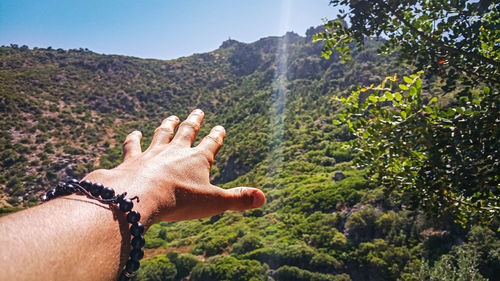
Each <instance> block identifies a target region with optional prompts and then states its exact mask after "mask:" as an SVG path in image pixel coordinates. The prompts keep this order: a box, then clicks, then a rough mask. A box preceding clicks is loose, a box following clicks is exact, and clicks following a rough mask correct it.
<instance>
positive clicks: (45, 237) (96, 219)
mask: <svg viewBox="0 0 500 281" xmlns="http://www.w3.org/2000/svg"><path fill="white" fill-rule="evenodd" d="M86 178H89V179H91V180H92V181H94V182H97V181H99V182H102V183H103V184H105V185H106V186H110V187H113V188H114V189H115V191H116V192H119V193H122V192H125V191H127V192H129V196H128V197H130V196H135V195H139V197H141V196H140V194H137V193H138V191H137V190H138V188H136V185H134V183H129V184H130V186H129V189H130V190H126V189H127V187H126V186H125V183H121V182H120V181H119V179H116V178H114V177H113V176H112V174H109V172H108V173H107V175H105V176H104V175H103V173H102V172H100V171H97V172H95V173H91V174H89V175H88V176H87V177H86ZM136 191H137V192H136ZM141 199H142V200H141V201H140V202H139V203H135V202H134V203H135V204H134V205H135V206H134V210H137V211H139V212H140V213H141V216H142V218H141V222H142V223H143V224H145V225H146V227H148V226H149V225H151V223H152V222H153V214H154V213H155V207H153V206H154V205H153V206H152V204H151V202H149V204H148V201H149V199H148V198H147V197H146V196H143V198H141ZM54 224H56V225H57V227H54ZM0 233H2V236H0V249H2V250H1V251H0V272H2V274H1V275H2V276H1V278H0V279H2V280H4V278H5V280H115V279H116V278H117V276H118V274H119V273H120V272H121V270H122V268H123V266H124V263H125V262H126V261H127V258H128V255H129V252H130V231H129V224H128V222H127V220H126V217H125V215H124V213H123V212H121V211H120V210H119V209H118V208H114V207H113V206H109V205H107V204H102V203H99V202H97V201H95V200H92V199H89V198H86V197H85V196H82V195H71V196H65V197H62V198H58V199H54V200H51V201H48V202H46V203H44V204H42V205H40V206H37V207H34V208H30V209H28V210H26V211H23V212H19V213H15V214H12V215H8V216H6V217H3V218H1V219H0Z"/></svg>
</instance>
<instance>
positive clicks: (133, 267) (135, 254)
mask: <svg viewBox="0 0 500 281" xmlns="http://www.w3.org/2000/svg"><path fill="white" fill-rule="evenodd" d="M77 192H81V193H83V194H85V195H87V197H89V198H91V199H94V200H97V201H99V202H101V203H106V204H116V205H119V209H120V211H122V212H124V213H126V212H128V214H127V221H128V222H129V223H130V224H131V226H130V234H131V235H132V236H133V237H134V238H132V240H131V244H132V251H131V252H130V259H129V260H128V261H127V263H126V265H125V269H124V270H123V271H122V273H121V275H120V278H118V280H120V281H125V280H129V279H130V277H132V275H133V273H134V272H136V271H137V270H138V269H139V266H140V262H139V261H140V260H141V259H142V258H143V257H144V251H143V250H142V249H141V248H142V247H143V246H144V244H145V240H144V236H142V234H143V233H144V226H143V225H142V224H141V223H140V222H139V220H140V219H141V214H140V213H139V212H137V211H132V208H133V207H134V203H133V202H132V200H136V201H137V202H139V197H137V196H135V197H132V198H130V199H126V198H125V196H126V195H127V192H124V193H122V194H120V195H115V191H114V190H113V189H112V188H110V187H104V186H103V185H102V184H100V183H98V182H96V183H92V182H90V181H89V180H83V181H81V182H78V180H76V179H71V180H69V181H67V182H61V183H59V184H58V185H57V187H56V188H54V189H51V190H49V191H48V192H47V193H46V194H45V195H42V201H48V200H50V199H53V198H56V197H59V196H64V195H69V194H72V193H77Z"/></svg>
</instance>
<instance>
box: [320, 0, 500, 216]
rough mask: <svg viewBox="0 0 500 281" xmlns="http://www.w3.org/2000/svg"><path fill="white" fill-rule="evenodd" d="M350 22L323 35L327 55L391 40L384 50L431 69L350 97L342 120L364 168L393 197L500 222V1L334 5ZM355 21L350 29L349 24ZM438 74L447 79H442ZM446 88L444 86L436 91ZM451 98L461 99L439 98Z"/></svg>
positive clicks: (431, 209) (437, 210) (443, 211)
mask: <svg viewBox="0 0 500 281" xmlns="http://www.w3.org/2000/svg"><path fill="white" fill-rule="evenodd" d="M330 3H331V4H333V5H334V6H339V5H345V6H347V7H348V10H347V12H346V11H343V12H342V14H341V16H340V19H338V20H334V21H329V22H328V23H327V24H326V31H325V32H323V33H320V34H317V35H316V37H315V38H316V40H323V41H324V42H325V46H324V50H323V55H324V56H325V57H329V55H331V54H332V53H333V52H334V51H335V50H337V51H339V52H340V54H341V56H342V57H344V59H348V57H349V55H350V47H351V46H352V44H353V43H356V44H357V45H358V46H362V45H363V42H364V40H365V38H366V37H378V36H382V37H384V38H386V41H385V43H384V45H383V47H382V48H380V50H379V51H380V52H381V53H383V54H390V53H394V52H397V53H399V57H400V60H401V61H404V62H406V63H408V64H411V65H413V66H415V67H416V68H417V69H419V70H421V71H420V72H418V75H411V76H409V77H406V76H404V77H403V81H400V80H399V79H398V78H397V75H394V76H393V77H387V78H386V79H385V80H383V81H381V83H380V84H379V85H377V86H374V85H371V86H370V87H366V88H362V89H359V90H357V91H354V92H353V94H352V95H351V96H349V97H347V98H340V100H341V101H342V102H343V103H344V105H346V107H347V110H346V112H345V114H341V115H339V116H338V117H339V121H336V123H337V124H339V123H341V122H346V123H347V124H348V125H349V128H350V130H351V132H352V133H353V134H354V135H355V136H357V138H356V139H355V140H354V141H352V142H351V145H352V146H353V147H355V148H356V149H357V150H358V151H359V155H358V156H359V157H358V158H357V163H358V165H359V166H360V167H367V168H368V169H369V170H370V172H371V173H369V174H371V175H373V176H374V177H375V178H377V179H378V181H379V182H380V183H381V184H382V185H383V186H385V187H387V190H388V191H389V192H393V191H395V194H396V195H399V196H401V198H403V199H404V202H405V203H406V204H408V205H410V206H413V207H415V208H422V209H423V210H424V211H426V212H427V213H428V214H429V215H436V214H437V215H446V217H447V215H452V217H454V218H456V219H457V220H458V221H460V222H462V223H464V224H465V223H467V222H469V221H481V222H483V223H487V224H488V223H489V224H491V223H493V225H495V224H496V223H497V222H498V217H499V215H500V200H499V196H498V195H499V187H500V177H499V175H500V162H499V161H500V160H499V159H500V149H499V147H498V143H500V128H499V122H498V120H499V118H500V114H499V101H500V97H499V92H498V83H499V69H500V53H499V52H498V49H499V43H500V39H499V38H500V36H499V35H500V31H499V30H498V28H495V26H497V25H498V24H499V23H500V17H499V13H500V10H499V8H500V5H499V4H498V3H494V2H493V1H452V2H446V3H445V2H442V1H424V0H412V1H388V2H387V1H347V0H345V1H344V0H343V1H337V0H334V1H331V2H330ZM346 17H349V20H350V26H347V25H346V24H345V23H344V22H343V21H342V19H345V18H346ZM436 78H438V79H436ZM436 85H437V86H439V87H440V88H441V90H439V91H438V90H437V89H435V88H433V87H434V86H436ZM442 93H444V94H447V98H448V99H451V101H449V102H447V101H446V100H438V99H437V95H438V94H442Z"/></svg>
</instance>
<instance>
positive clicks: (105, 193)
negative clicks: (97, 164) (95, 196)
mask: <svg viewBox="0 0 500 281" xmlns="http://www.w3.org/2000/svg"><path fill="white" fill-rule="evenodd" d="M113 196H115V191H114V190H113V189H112V188H111V187H105V188H103V189H102V191H101V197H102V199H111V198H113Z"/></svg>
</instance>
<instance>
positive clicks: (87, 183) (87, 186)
mask: <svg viewBox="0 0 500 281" xmlns="http://www.w3.org/2000/svg"><path fill="white" fill-rule="evenodd" d="M80 185H81V186H82V187H83V188H85V190H87V191H90V187H91V186H92V182H91V181H89V180H83V181H81V182H80Z"/></svg>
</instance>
